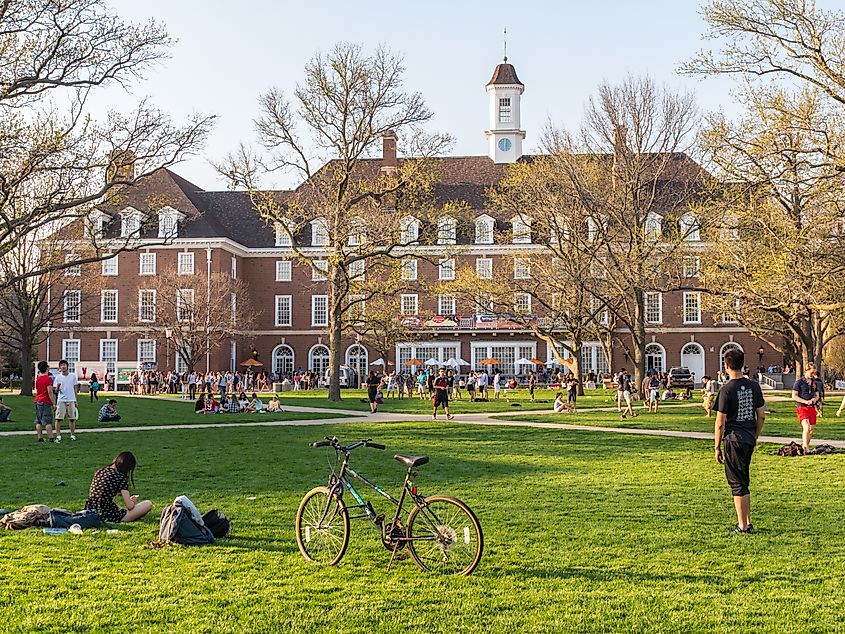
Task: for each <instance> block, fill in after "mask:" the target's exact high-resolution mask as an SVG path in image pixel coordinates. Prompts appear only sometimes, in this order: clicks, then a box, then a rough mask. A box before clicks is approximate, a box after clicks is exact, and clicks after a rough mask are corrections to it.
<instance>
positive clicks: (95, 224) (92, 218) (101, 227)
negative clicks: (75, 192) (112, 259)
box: [85, 209, 111, 238]
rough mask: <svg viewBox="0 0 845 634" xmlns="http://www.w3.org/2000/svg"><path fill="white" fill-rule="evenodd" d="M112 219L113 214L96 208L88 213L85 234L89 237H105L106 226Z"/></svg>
mask: <svg viewBox="0 0 845 634" xmlns="http://www.w3.org/2000/svg"><path fill="white" fill-rule="evenodd" d="M110 220H111V216H109V215H108V214H107V213H104V212H102V211H100V210H99V209H95V210H94V211H92V212H91V213H90V214H88V222H86V223H85V235H86V237H88V238H103V237H105V233H106V227H107V226H108V224H109V221H110Z"/></svg>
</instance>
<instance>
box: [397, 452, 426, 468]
mask: <svg viewBox="0 0 845 634" xmlns="http://www.w3.org/2000/svg"><path fill="white" fill-rule="evenodd" d="M393 458H394V459H395V460H398V461H399V462H401V463H402V464H403V465H405V466H406V467H408V468H409V469H412V468H414V467H419V466H422V465H424V464H428V456H398V455H397V456H393Z"/></svg>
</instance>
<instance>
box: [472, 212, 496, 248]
mask: <svg viewBox="0 0 845 634" xmlns="http://www.w3.org/2000/svg"><path fill="white" fill-rule="evenodd" d="M475 244H493V219H492V218H491V217H490V216H479V217H478V218H477V219H476V221H475Z"/></svg>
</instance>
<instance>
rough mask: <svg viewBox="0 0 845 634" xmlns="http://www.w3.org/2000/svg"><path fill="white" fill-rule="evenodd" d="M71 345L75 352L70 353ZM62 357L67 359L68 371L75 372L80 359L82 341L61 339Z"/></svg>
mask: <svg viewBox="0 0 845 634" xmlns="http://www.w3.org/2000/svg"><path fill="white" fill-rule="evenodd" d="M69 344H73V346H71V345H69ZM71 347H75V348H76V352H75V354H71V352H70V350H69V348H71ZM62 359H65V360H66V361H67V364H68V368H67V369H68V372H76V364H77V363H79V362H80V361H81V360H82V342H81V341H80V340H79V339H62Z"/></svg>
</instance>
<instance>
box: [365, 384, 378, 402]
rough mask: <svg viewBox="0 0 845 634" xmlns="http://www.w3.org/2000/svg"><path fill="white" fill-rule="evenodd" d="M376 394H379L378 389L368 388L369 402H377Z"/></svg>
mask: <svg viewBox="0 0 845 634" xmlns="http://www.w3.org/2000/svg"><path fill="white" fill-rule="evenodd" d="M376 394H378V388H375V387H370V388H367V400H368V401H369V402H370V403H375V402H376Z"/></svg>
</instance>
